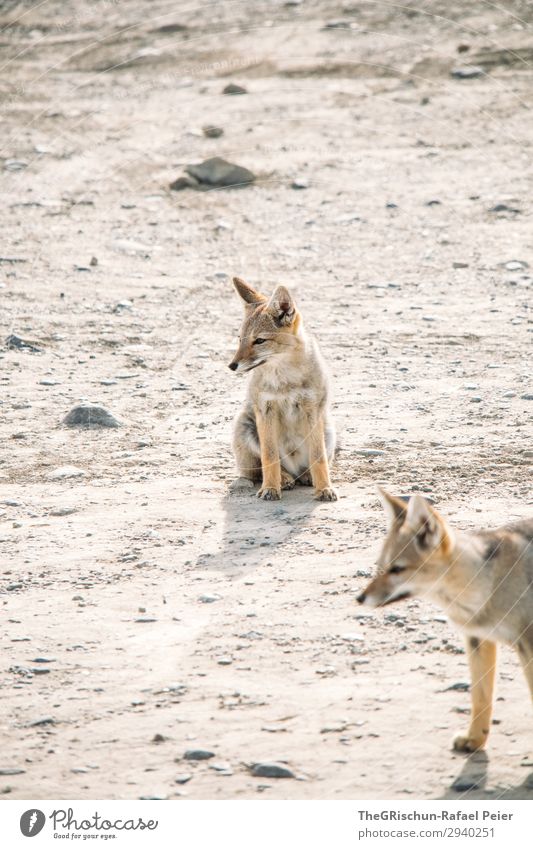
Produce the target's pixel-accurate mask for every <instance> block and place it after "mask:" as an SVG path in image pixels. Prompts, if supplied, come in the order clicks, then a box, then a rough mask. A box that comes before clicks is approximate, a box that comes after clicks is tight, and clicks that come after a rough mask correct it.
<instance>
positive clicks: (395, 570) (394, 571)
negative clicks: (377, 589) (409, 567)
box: [389, 563, 406, 575]
mask: <svg viewBox="0 0 533 849" xmlns="http://www.w3.org/2000/svg"><path fill="white" fill-rule="evenodd" d="M405 568H406V567H405V566H399V565H398V564H397V563H395V564H394V566H391V567H390V569H389V572H390V573H391V575H399V574H400V572H405Z"/></svg>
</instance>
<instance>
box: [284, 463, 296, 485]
mask: <svg viewBox="0 0 533 849" xmlns="http://www.w3.org/2000/svg"><path fill="white" fill-rule="evenodd" d="M295 483H296V481H295V480H294V476H293V475H291V473H290V472H288V471H287V469H284V468H283V466H282V467H281V488H282V489H294V485H295Z"/></svg>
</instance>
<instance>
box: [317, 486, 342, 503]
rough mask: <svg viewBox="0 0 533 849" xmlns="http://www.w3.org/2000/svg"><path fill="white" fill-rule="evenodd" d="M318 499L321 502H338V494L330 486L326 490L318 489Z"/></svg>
mask: <svg viewBox="0 0 533 849" xmlns="http://www.w3.org/2000/svg"><path fill="white" fill-rule="evenodd" d="M316 497H317V499H318V500H319V501H336V500H337V493H336V492H335V490H334V489H332V488H331V487H330V486H327V487H326V488H325V489H317V491H316Z"/></svg>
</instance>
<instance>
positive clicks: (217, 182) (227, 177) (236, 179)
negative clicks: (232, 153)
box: [185, 156, 255, 188]
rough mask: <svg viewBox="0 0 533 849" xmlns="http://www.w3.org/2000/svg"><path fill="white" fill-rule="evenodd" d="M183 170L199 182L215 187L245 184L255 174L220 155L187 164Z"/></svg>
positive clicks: (250, 180)
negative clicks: (193, 163)
mask: <svg viewBox="0 0 533 849" xmlns="http://www.w3.org/2000/svg"><path fill="white" fill-rule="evenodd" d="M185 171H186V172H187V174H189V175H190V176H191V177H194V178H195V179H196V180H198V182H199V183H202V184H203V185H205V186H213V187H215V188H217V187H218V188H220V187H228V186H246V185H248V184H249V183H253V181H254V180H255V174H253V173H252V172H251V171H249V170H248V168H243V167H242V166H241V165H234V164H233V163H232V162H227V161H226V160H225V159H222V157H220V156H213V157H212V158H211V159H206V160H205V161H204V162H200V163H199V164H198V165H187V166H186V168H185Z"/></svg>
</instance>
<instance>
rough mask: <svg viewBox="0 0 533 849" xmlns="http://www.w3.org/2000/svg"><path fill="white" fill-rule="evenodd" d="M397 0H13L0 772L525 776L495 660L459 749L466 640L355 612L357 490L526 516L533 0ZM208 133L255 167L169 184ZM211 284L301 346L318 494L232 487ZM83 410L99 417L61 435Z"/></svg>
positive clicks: (106, 777)
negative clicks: (333, 492) (286, 322)
mask: <svg viewBox="0 0 533 849" xmlns="http://www.w3.org/2000/svg"><path fill="white" fill-rule="evenodd" d="M409 5H410V8H407V7H402V6H399V5H394V4H392V3H389V2H382V3H378V2H376V3H373V2H372V3H370V2H361V3H345V4H344V5H343V4H341V3H332V2H327V1H326V0H317V2H313V0H304V2H302V3H300V4H296V5H288V4H283V3H278V2H275V3H274V2H270V3H262V2H254V3H236V2H229V0H227V1H226V2H225V3H204V4H199V3H188V2H183V3H181V4H176V3H168V2H163V0H156V2H151V3H148V2H147V0H137V2H133V0H131V2H125V1H124V2H105V0H102V2H99V3H88V2H72V3H70V4H63V3H59V2H56V0H47V2H44V3H35V4H31V3H10V2H7V3H6V2H4V3H1V4H0V47H1V52H2V60H1V61H2V66H3V69H2V74H1V78H0V97H1V104H0V107H1V108H0V119H1V153H0V156H1V158H2V159H1V162H0V167H3V170H2V181H1V187H2V188H1V199H2V204H1V207H2V208H1V230H0V232H1V250H0V253H1V258H0V285H1V286H2V288H1V289H0V298H1V302H2V310H1V315H0V319H1V333H2V337H1V342H2V349H1V351H0V371H1V376H0V377H1V381H2V393H1V396H0V425H1V431H0V432H1V445H2V451H1V454H0V484H1V494H0V521H1V529H0V547H1V550H2V559H1V569H2V576H1V577H2V581H1V588H2V589H1V602H2V621H1V634H2V684H1V705H2V707H1V740H2V742H1V752H2V754H1V758H0V769H2V770H17V771H18V772H17V773H16V774H12V775H6V774H5V773H4V774H3V776H2V777H1V778H0V789H1V790H2V792H3V793H4V794H8V795H6V797H5V798H80V799H82V798H143V797H157V798H168V799H172V798H176V797H186V798H191V799H195V798H214V799H219V798H232V799H233V798H257V797H258V795H259V796H261V794H262V798H269V799H272V798H291V799H296V798H312V799H325V798H352V799H358V798H397V799H400V798H427V799H431V798H456V799H460V798H462V797H465V796H466V797H467V798H476V797H482V798H490V799H495V798H533V731H532V729H533V725H532V716H531V710H530V700H529V696H528V693H527V687H526V684H525V681H524V679H523V676H522V674H521V672H520V670H519V667H518V663H517V661H516V660H515V657H514V655H513V653H512V652H511V651H510V650H504V651H503V652H502V659H501V664H500V676H499V679H500V680H499V697H498V701H497V705H496V712H495V726H494V729H493V735H492V739H491V742H490V747H489V749H488V753H487V755H476V756H473V757H471V758H465V757H462V756H460V755H456V754H454V753H453V752H451V750H450V741H451V739H452V736H453V734H454V733H455V731H457V730H459V729H461V728H462V727H463V726H464V725H465V723H466V716H465V715H464V713H465V711H466V709H467V708H468V699H469V697H468V693H467V692H464V691H463V690H461V689H457V688H455V689H450V687H453V685H455V684H458V683H460V682H466V681H468V671H467V667H466V659H465V655H464V653H463V650H462V644H461V638H460V636H459V635H458V634H457V633H456V632H455V631H454V630H453V629H452V628H451V627H450V626H449V625H448V623H447V622H446V620H445V618H444V617H443V616H442V614H441V612H440V611H439V610H437V609H435V608H433V607H431V606H430V605H426V604H423V603H419V602H417V601H411V602H409V603H406V604H403V605H398V606H397V607H390V608H388V609H387V610H386V611H384V612H375V613H372V612H368V611H366V610H361V609H360V608H358V606H357V605H356V603H355V597H356V595H357V593H358V591H360V589H361V587H362V586H363V585H364V583H365V582H366V580H367V577H368V575H369V574H371V572H372V570H373V562H374V558H375V556H376V553H377V550H378V546H379V541H380V538H381V536H382V534H383V532H384V527H385V523H384V517H383V515H382V512H381V508H380V506H379V503H378V500H377V498H376V495H375V484H376V483H377V482H382V483H386V484H388V485H389V487H390V488H391V489H392V490H393V491H395V492H401V493H403V494H408V493H410V492H414V491H423V492H426V493H428V494H429V495H430V496H431V497H432V498H434V499H435V501H436V502H437V503H438V505H439V507H440V508H441V509H442V510H443V512H445V513H446V514H447V515H448V516H449V517H450V518H451V519H452V520H453V521H455V522H456V524H457V525H458V526H460V527H463V528H469V527H474V526H490V525H497V524H499V523H501V522H503V521H508V520H512V519H515V518H519V517H522V516H525V515H527V514H528V513H530V512H531V509H532V508H531V503H532V494H531V458H532V440H531V434H532V429H531V411H532V409H533V402H532V400H531V394H532V392H533V386H532V381H531V349H530V347H528V341H529V343H530V342H531V335H530V334H531V322H530V321H529V324H528V315H527V308H528V300H530V288H529V287H530V285H531V279H532V278H531V273H532V272H531V268H530V266H533V236H532V226H531V211H532V201H531V198H532V197H533V187H532V179H531V145H532V142H533V122H532V121H531V112H530V109H531V105H532V102H533V87H532V82H533V65H532V62H533V48H532V47H531V44H532V41H531V26H532V24H533V10H532V7H531V4H530V3H529V2H526V0H523V2H518V0H517V2H506V3H503V4H502V3H500V4H499V8H498V7H497V6H496V5H495V4H488V3H482V2H479V0H472V2H470V3H469V4H468V11H465V4H464V3H459V2H452V0H450V2H436V0H427V2H424V3H422V2H414V3H410V4H409ZM326 22H335V23H336V24H337V25H336V26H328V27H326V28H325V24H326ZM339 23H340V25H338V24H339ZM458 51H462V52H458ZM466 65H474V66H480V65H481V67H482V69H483V73H482V74H480V75H479V76H477V77H475V78H472V79H457V78H455V77H453V76H451V74H450V72H451V70H453V69H454V68H456V67H457V66H461V67H463V66H466ZM228 82H235V83H239V84H241V85H244V86H245V87H246V88H247V90H248V93H247V94H244V95H240V96H229V95H224V94H222V89H223V87H224V86H225V85H226V84H227V83H228ZM213 123H214V124H217V125H219V126H220V127H222V128H223V129H224V134H223V135H222V136H221V137H220V138H218V139H209V138H205V137H204V136H203V134H202V131H201V127H202V126H203V125H205V124H213ZM214 155H222V156H224V157H226V158H227V159H229V160H231V161H234V162H237V163H239V164H242V165H245V166H246V167H248V168H251V169H252V170H253V171H254V172H255V173H256V174H257V175H258V179H257V181H256V183H255V184H254V185H253V186H249V187H247V188H244V189H241V190H220V191H209V192H199V191H194V190H186V191H183V192H179V193H178V192H171V191H170V190H169V188H168V186H169V183H170V182H171V181H172V180H173V179H175V177H176V176H178V175H179V173H180V172H181V169H182V167H183V165H184V164H186V163H190V162H197V161H200V160H203V159H205V158H207V157H209V156H214ZM2 163H3V165H2ZM294 180H296V181H300V182H303V183H304V184H306V185H307V188H302V189H299V190H297V189H294V188H292V184H293V181H294ZM495 207H496V209H494V208H495ZM93 257H94V258H95V260H93V264H91V259H92V258H93ZM95 261H96V262H97V264H95ZM233 274H240V275H241V276H243V277H245V278H246V279H248V280H249V281H250V282H251V283H253V284H254V285H256V286H260V287H262V288H263V289H264V290H265V291H268V290H270V289H271V288H272V286H273V285H274V284H275V283H278V282H283V283H286V284H287V285H289V286H291V287H293V289H294V291H295V293H296V295H297V297H298V301H299V305H300V307H301V310H302V312H303V315H304V318H305V320H306V322H307V324H308V326H309V327H311V328H313V330H314V331H315V332H316V334H317V335H318V337H319V339H320V342H321V346H322V349H323V352H324V355H325V357H326V359H327V362H328V363H329V367H330V371H331V374H332V380H333V387H334V400H335V403H334V411H335V417H336V420H337V423H338V426H339V430H340V432H341V441H342V452H341V454H340V455H339V458H338V460H337V462H336V464H335V467H334V470H333V478H334V482H335V486H336V488H337V490H338V493H339V496H340V499H339V501H338V502H337V503H335V504H322V503H317V502H315V501H313V499H312V496H311V492H310V491H309V490H306V489H303V490H302V489H300V490H298V491H294V492H291V493H286V494H284V497H283V500H282V501H281V502H280V503H266V502H259V501H258V500H257V499H255V498H254V497H253V496H250V495H248V496H228V495H227V485H228V483H229V482H230V481H231V479H232V477H233V476H234V468H233V460H232V456H231V451H230V447H229V440H230V433H231V421H232V418H233V416H234V414H235V413H236V411H237V410H238V408H239V404H240V403H241V400H242V398H243V395H244V391H245V386H244V381H243V380H240V379H238V378H236V377H235V376H234V375H233V374H232V373H231V372H230V371H229V370H228V369H227V363H228V362H229V360H230V357H231V353H232V351H233V346H234V340H235V337H236V334H237V332H238V327H239V322H240V317H241V316H240V306H239V303H238V300H237V298H236V296H235V294H234V292H233V290H232V286H231V283H230V278H231V275H233ZM12 333H15V334H17V335H18V336H20V337H22V338H24V339H27V340H31V341H33V342H35V344H36V345H37V346H38V347H39V348H40V349H41V352H40V353H35V352H31V351H29V350H11V349H8V348H7V347H6V346H5V344H4V340H5V339H6V338H7V337H8V336H9V334H12ZM528 396H529V399H528ZM80 401H91V402H96V403H100V404H103V405H104V406H106V407H107V408H108V409H109V410H110V411H111V412H112V413H113V414H114V415H115V416H116V417H117V418H118V419H120V420H121V421H122V423H123V425H122V427H121V428H119V429H115V430H102V431H100V430H99V431H91V432H87V431H83V430H79V429H67V428H65V427H63V426H61V420H62V418H63V417H64V415H65V414H66V413H67V412H68V411H69V410H70V409H71V407H72V406H73V405H74V404H76V403H79V402H80ZM365 449H374V450H376V451H378V452H381V453H377V454H375V455H371V456H368V455H365V453H364V450H365ZM360 452H363V453H360ZM64 466H73V467H76V468H77V469H78V470H81V471H82V472H83V473H84V474H83V475H80V476H78V477H74V478H64V479H54V477H53V476H52V478H50V474H51V473H53V472H54V471H55V470H57V469H58V468H61V467H64ZM71 511H73V512H71ZM58 514H59V515H58ZM206 596H207V598H210V599H211V600H209V601H206V600H205V597H206ZM203 597H204V600H202V598H203ZM213 599H214V600H213ZM37 659H40V661H39V660H37ZM43 659H44V661H47V662H42V661H43ZM36 723H37V724H36ZM156 735H159V736H156ZM154 738H155V739H154ZM191 748H202V749H208V750H211V751H212V752H213V753H214V757H213V758H211V759H210V760H205V761H201V762H190V761H186V760H182V756H183V753H184V752H185V750H187V749H191ZM261 761H277V762H279V761H286V762H287V764H288V766H289V767H290V769H291V770H292V771H293V772H294V774H295V776H296V777H295V778H294V779H285V780H279V779H278V780H276V779H265V778H254V777H252V775H251V774H250V771H249V768H248V767H249V765H250V764H252V763H256V762H261ZM187 776H189V778H188V779H187ZM176 779H179V780H180V781H183V782H186V783H177V782H176ZM457 779H459V785H457V784H456V785H455V786H456V788H457V787H458V788H459V789H452V785H453V783H454V781H456V780H457ZM528 782H529V783H528ZM469 785H470V786H471V787H472V786H474V789H471V790H465V788H466V787H468V786H469ZM461 788H463V789H462V790H461Z"/></svg>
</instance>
